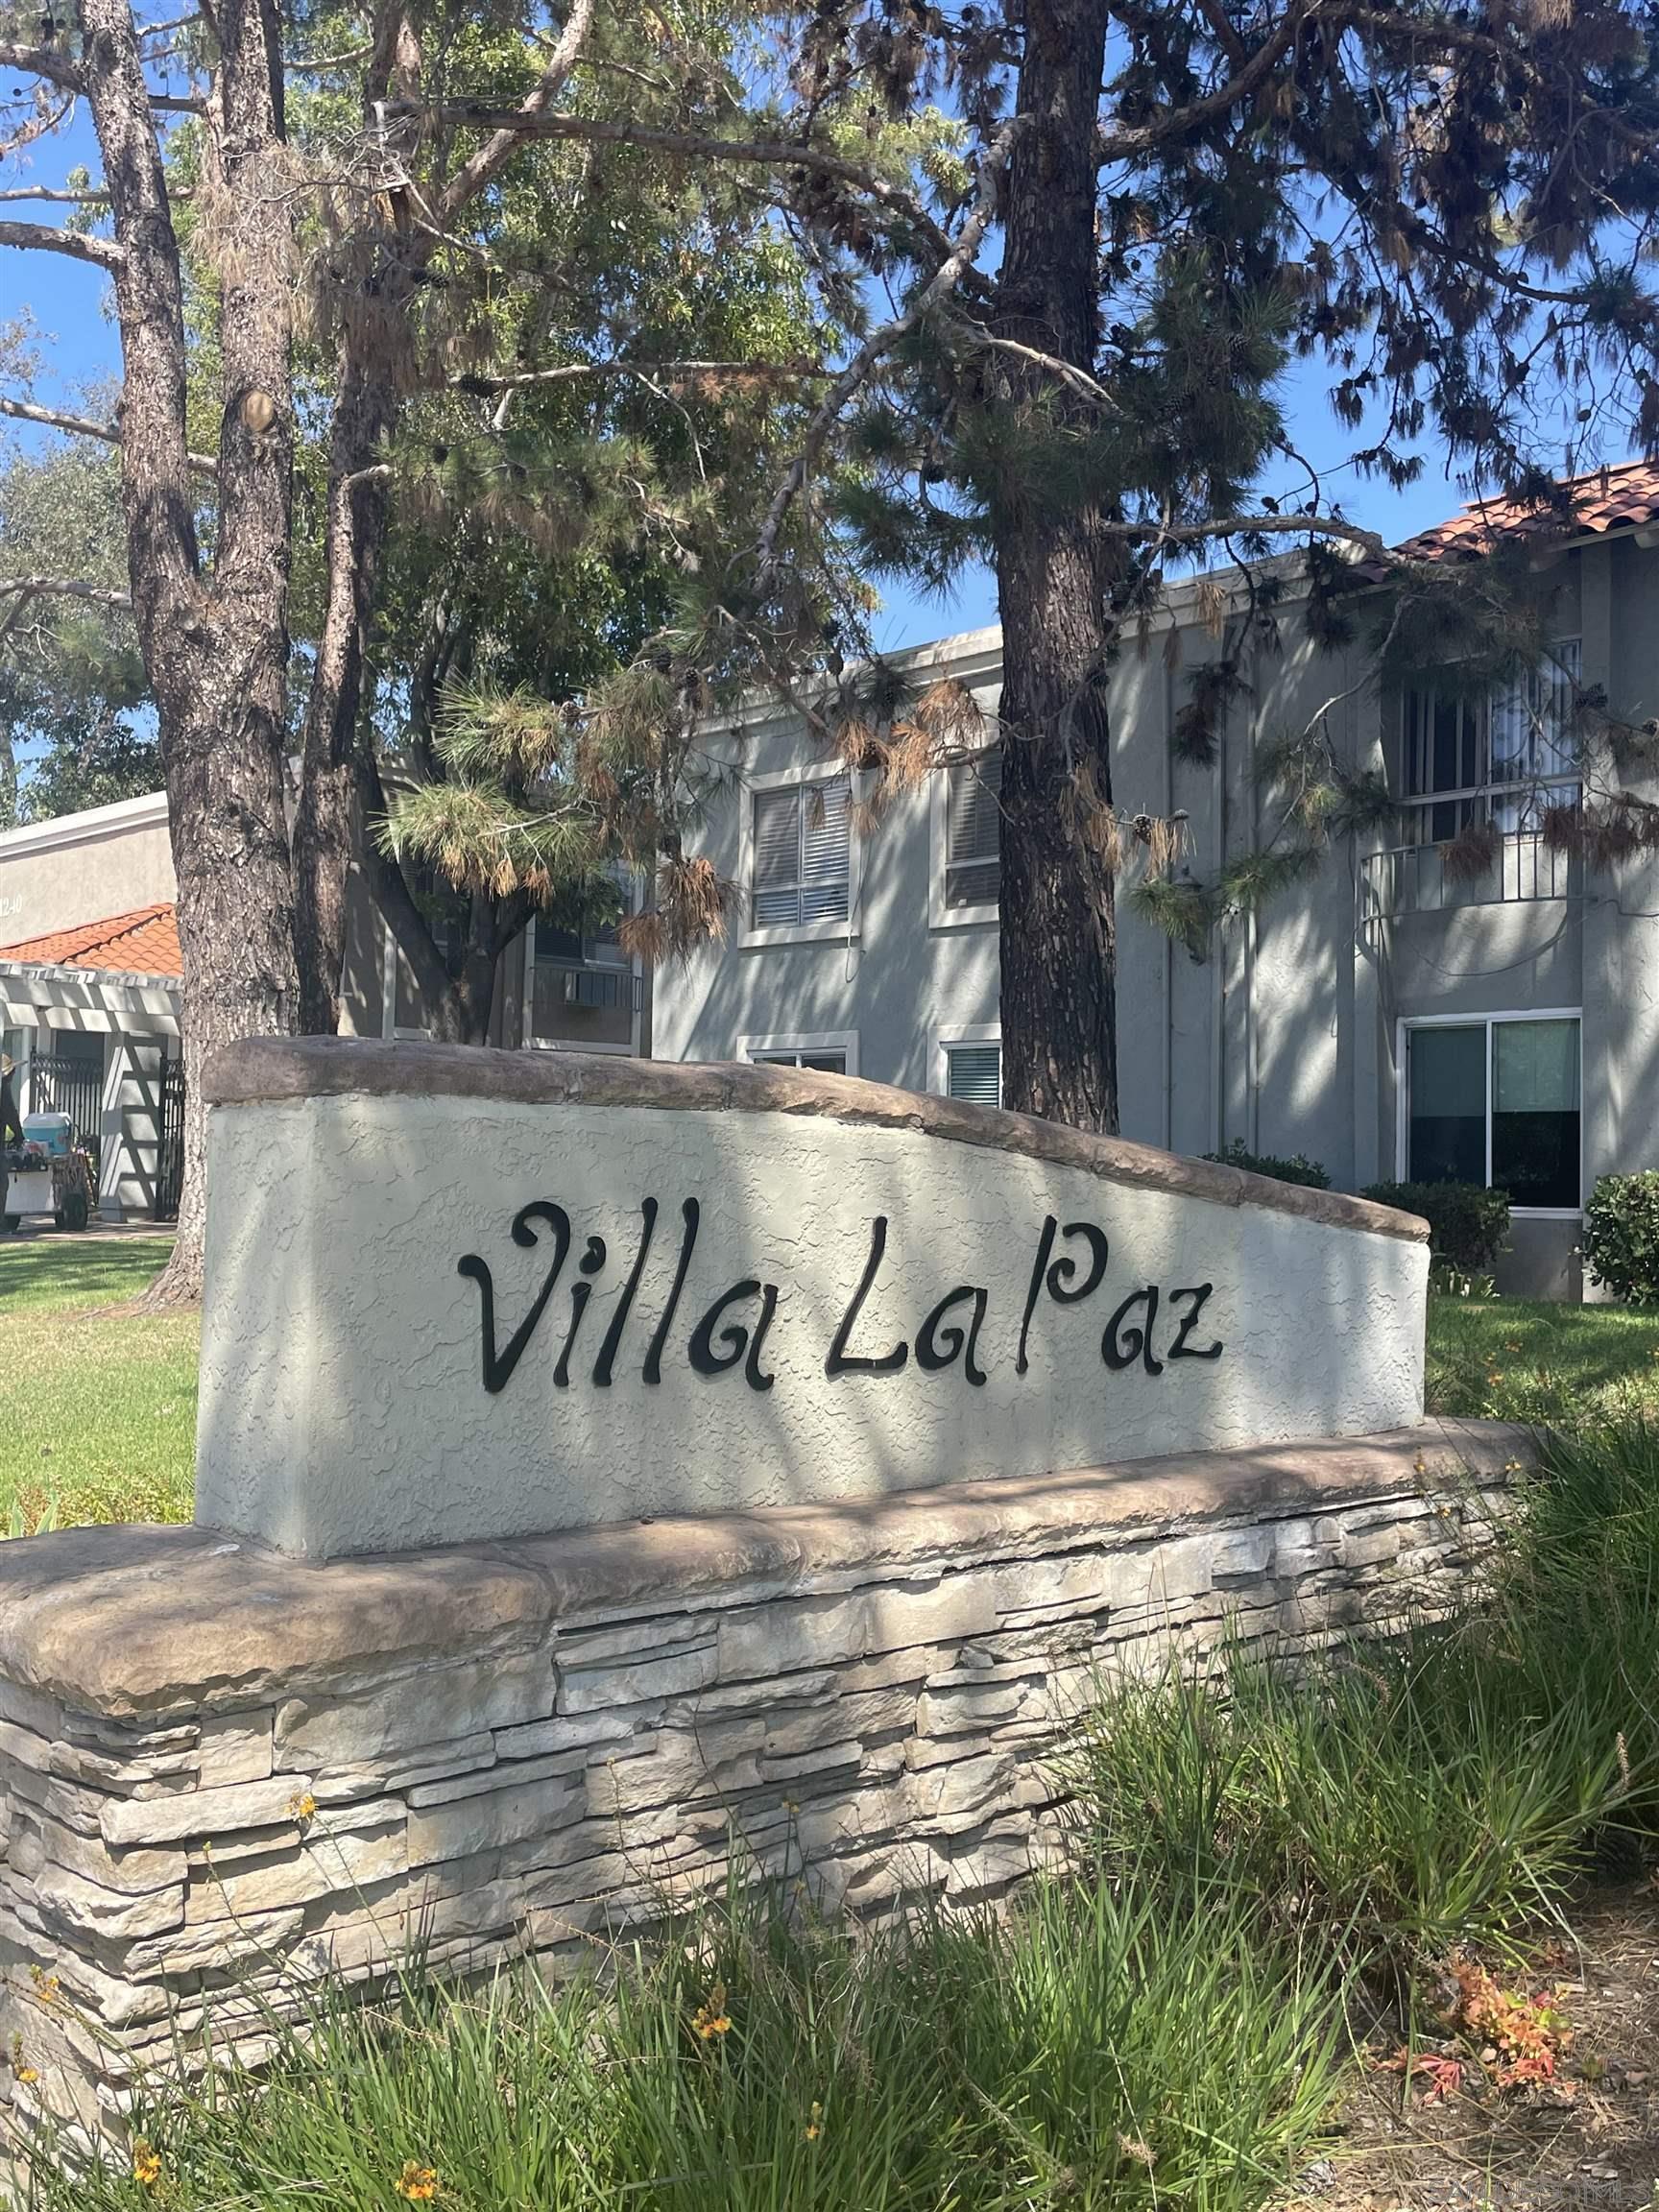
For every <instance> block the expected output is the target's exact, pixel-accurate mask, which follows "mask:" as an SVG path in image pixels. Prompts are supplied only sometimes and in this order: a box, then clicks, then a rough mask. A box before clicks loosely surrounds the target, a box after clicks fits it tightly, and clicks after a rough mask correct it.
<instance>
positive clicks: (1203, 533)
mask: <svg viewBox="0 0 1659 2212" xmlns="http://www.w3.org/2000/svg"><path fill="white" fill-rule="evenodd" d="M1092 527H1094V528H1095V529H1097V530H1098V531H1099V532H1100V534H1101V536H1102V537H1104V538H1120V539H1124V540H1127V541H1132V542H1138V541H1155V542H1157V543H1159V544H1162V545H1199V544H1203V543H1204V542H1205V541H1208V540H1210V539H1213V538H1247V537H1251V536H1258V537H1262V538H1293V537H1302V536H1309V537H1314V538H1340V539H1342V540H1344V541H1346V542H1348V543H1350V544H1354V545H1358V547H1360V549H1361V550H1362V551H1364V552H1366V553H1369V554H1371V555H1372V556H1373V557H1374V558H1375V559H1377V560H1379V561H1386V562H1388V563H1389V565H1391V566H1393V565H1398V557H1397V556H1396V555H1395V554H1394V553H1393V552H1392V551H1391V550H1390V548H1389V545H1388V541H1387V540H1386V539H1385V538H1383V536H1382V535H1381V534H1380V533H1379V532H1378V531H1376V530H1366V529H1364V528H1362V527H1361V525H1360V524H1359V523H1358V522H1350V521H1348V520H1347V518H1346V517H1343V516H1341V515H1219V516H1217V517H1215V518H1214V520H1213V521H1206V522H1103V521H1102V522H1096V523H1094V524H1093V525H1092Z"/></svg>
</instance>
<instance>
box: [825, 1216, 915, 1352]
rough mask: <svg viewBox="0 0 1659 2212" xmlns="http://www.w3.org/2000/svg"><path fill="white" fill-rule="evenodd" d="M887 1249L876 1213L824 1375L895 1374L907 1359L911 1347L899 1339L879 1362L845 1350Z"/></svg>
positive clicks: (883, 1220)
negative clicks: (867, 1253) (867, 1254)
mask: <svg viewBox="0 0 1659 2212" xmlns="http://www.w3.org/2000/svg"><path fill="white" fill-rule="evenodd" d="M886 1249H887V1216H886V1214H877V1216H876V1218H875V1220H874V1221H873V1222H872V1223H871V1224H870V1257H869V1259H868V1260H866V1261H865V1262H864V1272H863V1274H862V1275H861V1276H860V1277H859V1278H858V1287H857V1289H856V1290H854V1293H853V1302H852V1304H851V1305H850V1306H849V1307H848V1309H847V1310H846V1312H845V1313H843V1314H842V1316H841V1326H840V1328H839V1329H837V1330H836V1332H835V1337H834V1341H833V1342H832V1343H831V1345H830V1347H829V1352H828V1354H827V1355H826V1357H825V1360H824V1372H825V1374H826V1375H852V1374H857V1375H897V1374H898V1372H899V1370H900V1368H901V1367H902V1366H903V1364H904V1362H905V1360H906V1359H908V1358H909V1357H910V1347H909V1345H908V1344H906V1343H905V1341H904V1339H903V1338H902V1337H901V1338H900V1339H899V1342H898V1343H897V1344H895V1345H894V1347H893V1349H892V1350H891V1351H890V1352H883V1353H882V1355H881V1357H880V1358H878V1359H866V1358H862V1357H860V1356H859V1355H858V1354H856V1353H851V1352H849V1351H848V1349H847V1342H848V1339H849V1337H850V1336H851V1335H852V1334H853V1330H854V1325H855V1323H856V1322H857V1319H858V1316H859V1314H860V1313H861V1312H862V1311H863V1309H864V1301H865V1299H866V1298H868V1297H869V1295H870V1286H871V1285H872V1284H873V1283H874V1282H875V1280H876V1276H877V1273H878V1270H879V1268H880V1265H881V1255H882V1253H883V1252H885V1251H886Z"/></svg>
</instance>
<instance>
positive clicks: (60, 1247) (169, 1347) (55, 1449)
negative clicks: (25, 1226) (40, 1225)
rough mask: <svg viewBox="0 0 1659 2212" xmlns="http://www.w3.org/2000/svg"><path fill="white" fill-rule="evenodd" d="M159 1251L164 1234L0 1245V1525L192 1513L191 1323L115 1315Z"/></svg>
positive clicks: (159, 1258) (172, 1517) (194, 1332)
mask: <svg viewBox="0 0 1659 2212" xmlns="http://www.w3.org/2000/svg"><path fill="white" fill-rule="evenodd" d="M166 1256H167V1240H166V1238H161V1237H142V1238H137V1237H135V1238H130V1239H124V1240H122V1241H120V1242H115V1241H109V1242H96V1243H95V1242H81V1241H79V1240H77V1239H73V1238H67V1237H40V1238H30V1239H29V1240H27V1241H26V1242H22V1243H15V1244H13V1243H10V1242H5V1243H0V1533H4V1532H5V1530H6V1529H7V1527H11V1528H12V1530H13V1531H15V1530H16V1529H17V1528H18V1527H19V1526H21V1527H24V1528H35V1527H39V1526H40V1525H41V1524H42V1523H43V1522H44V1523H45V1524H46V1525H47V1526H50V1525H51V1524H52V1523H53V1522H54V1521H56V1522H62V1523H67V1522H74V1521H187V1520H188V1519H189V1518H190V1489H191V1462H192V1457H193V1453H194V1446H195V1435H196V1351H197V1340H198V1336H199V1333H200V1332H199V1324H198V1321H197V1318H196V1316H195V1314H193V1313H180V1314H171V1313H170V1314H164V1315H150V1314H145V1315H138V1314H132V1313H127V1312H123V1311H122V1310H120V1309H121V1306H122V1305H123V1304H124V1303H125V1302H126V1301H128V1300H130V1299H132V1298H134V1297H135V1296H136V1295H137V1294H138V1292H139V1291H140V1290H142V1289H143V1288H144V1286H145V1285H146V1284H147V1283H149V1282H150V1280H151V1279H152V1277H153V1276H154V1275H155V1274H156V1272H157V1270H158V1269H159V1267H160V1266H161V1263H162V1262H163V1261H164V1260H165V1258H166ZM112 1307H113V1308H114V1309H115V1310H113V1311H111V1310H110V1309H111V1308H112Z"/></svg>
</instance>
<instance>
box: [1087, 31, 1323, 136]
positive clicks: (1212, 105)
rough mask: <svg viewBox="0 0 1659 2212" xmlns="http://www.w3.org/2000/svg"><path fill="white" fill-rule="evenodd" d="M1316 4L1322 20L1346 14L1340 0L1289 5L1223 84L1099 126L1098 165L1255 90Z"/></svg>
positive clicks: (1209, 116)
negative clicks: (1139, 116) (1183, 101)
mask: <svg viewBox="0 0 1659 2212" xmlns="http://www.w3.org/2000/svg"><path fill="white" fill-rule="evenodd" d="M1313 9H1318V10H1319V12H1320V19H1321V21H1325V20H1328V19H1332V18H1334V19H1335V20H1337V21H1341V20H1344V19H1345V17H1344V12H1343V10H1342V9H1341V7H1340V6H1338V7H1335V8H1333V9H1331V10H1330V11H1329V12H1328V14H1327V12H1326V11H1325V10H1324V9H1321V8H1320V0H1307V5H1305V6H1298V7H1294V8H1290V9H1287V10H1286V12H1285V14H1284V15H1283V16H1282V17H1281V18H1280V20H1279V22H1278V23H1277V24H1276V25H1275V27H1274V30H1273V34H1272V36H1270V37H1268V38H1266V39H1264V40H1263V41H1262V44H1261V45H1260V46H1258V47H1257V49H1256V51H1255V53H1254V54H1253V55H1252V56H1251V57H1250V59H1249V60H1248V61H1246V62H1245V63H1244V65H1243V67H1242V68H1240V69H1238V70H1236V71H1235V72H1234V74H1233V75H1232V76H1231V77H1229V78H1228V80H1227V82H1226V83H1225V84H1221V85H1219V86H1217V88H1216V89H1215V90H1214V92H1207V93H1205V94H1204V95H1203V97H1202V98H1201V99H1197V100H1190V101H1189V102H1188V103H1187V105H1186V106H1185V107H1184V108H1165V109H1164V110H1163V112H1162V113H1161V114H1160V115H1158V116H1157V117H1156V118H1155V119H1154V120H1153V121H1152V122H1150V123H1137V124H1130V125H1128V126H1126V127H1125V128H1123V129H1121V130H1118V131H1102V132H1100V133H1099V134H1098V135H1097V137H1096V138H1095V141H1094V157H1095V159H1096V161H1097V162H1098V163H1099V165H1100V167H1101V168H1102V169H1106V168H1110V167H1112V166H1113V164H1114V163H1116V162H1119V161H1128V160H1131V159H1133V158H1134V157H1135V156H1138V155H1142V154H1147V153H1150V151H1151V150H1152V148H1153V147H1154V146H1160V145H1162V144H1163V142H1164V140H1165V139H1166V138H1178V137H1181V136H1183V135H1184V134H1185V133H1186V132H1189V131H1194V130H1196V129H1197V128H1198V127H1199V125H1200V124H1204V123H1209V122H1212V121H1214V118H1215V117H1216V116H1218V115H1225V114H1226V113H1227V111H1228V109H1229V108H1237V107H1238V103H1239V102H1240V101H1241V100H1248V99H1249V98H1250V97H1251V95H1252V94H1253V93H1255V92H1257V91H1259V90H1260V89H1261V87H1262V84H1264V83H1265V81H1266V79H1267V78H1268V77H1269V76H1270V75H1271V74H1272V71H1273V69H1274V67H1275V65H1276V64H1277V63H1278V62H1279V61H1281V60H1283V59H1284V57H1285V56H1286V54H1287V53H1288V52H1289V50H1290V48H1291V47H1292V46H1293V45H1294V44H1295V43H1296V39H1297V37H1298V36H1299V35H1300V32H1301V29H1302V25H1303V22H1304V20H1305V18H1306V17H1307V15H1308V14H1309V12H1310V10H1313Z"/></svg>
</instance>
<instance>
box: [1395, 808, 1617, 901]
mask: <svg viewBox="0 0 1659 2212" xmlns="http://www.w3.org/2000/svg"><path fill="white" fill-rule="evenodd" d="M1575 799H1576V791H1574V792H1572V793H1571V794H1570V795H1569V794H1568V793H1567V791H1566V790H1565V789H1564V788H1551V789H1550V790H1548V791H1545V792H1543V793H1528V794H1527V795H1526V796H1525V797H1523V796H1522V795H1521V794H1519V793H1515V792H1513V791H1503V792H1499V793H1496V794H1495V793H1494V792H1492V791H1491V790H1490V789H1486V790H1478V791H1467V792H1449V793H1442V794H1437V795H1436V796H1435V797H1434V798H1432V799H1428V800H1417V801H1413V802H1411V803H1410V804H1408V805H1405V806H1402V808H1401V809H1400V828H1401V831H1402V833H1403V837H1404V840H1405V841H1404V842H1402V843H1401V844H1398V845H1394V846H1391V847H1389V848H1388V849H1387V850H1385V851H1383V852H1382V853H1372V854H1367V855H1366V856H1365V858H1364V859H1363V860H1362V861H1361V862H1360V874H1359V920H1360V926H1361V927H1364V926H1368V925H1372V924H1375V923H1380V922H1391V921H1394V920H1396V919H1397V918H1398V917H1400V916H1402V915H1407V914H1438V913H1443V912H1445V911H1447V910H1448V909H1449V908H1452V907H1458V906H1506V905H1514V904H1519V903H1526V902H1531V901H1535V900H1543V899H1576V898H1577V897H1579V895H1580V893H1581V891H1582V888H1583V863H1582V861H1581V859H1580V857H1579V855H1578V854H1576V853H1575V852H1573V851H1571V850H1570V849H1566V848H1563V847H1562V846H1560V845H1558V844H1551V843H1550V842H1549V841H1548V840H1547V839H1546V837H1545V836H1544V834H1543V829H1542V826H1541V824H1542V820H1543V818H1544V816H1545V815H1546V813H1547V812H1548V810H1549V808H1551V807H1553V806H1557V805H1561V806H1565V805H1569V804H1571V803H1572V801H1573V800H1575Z"/></svg>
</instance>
